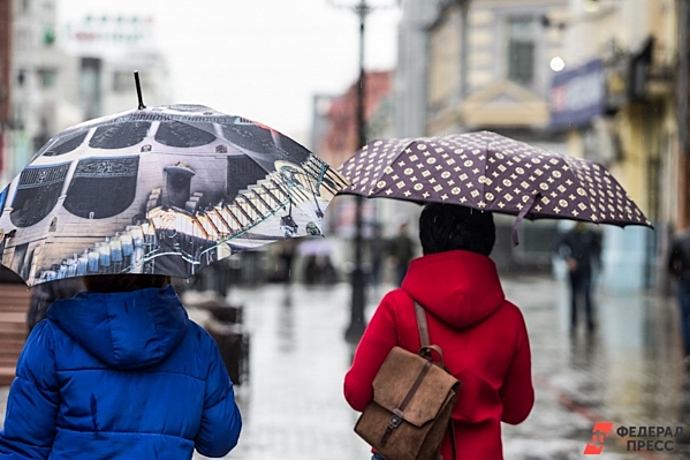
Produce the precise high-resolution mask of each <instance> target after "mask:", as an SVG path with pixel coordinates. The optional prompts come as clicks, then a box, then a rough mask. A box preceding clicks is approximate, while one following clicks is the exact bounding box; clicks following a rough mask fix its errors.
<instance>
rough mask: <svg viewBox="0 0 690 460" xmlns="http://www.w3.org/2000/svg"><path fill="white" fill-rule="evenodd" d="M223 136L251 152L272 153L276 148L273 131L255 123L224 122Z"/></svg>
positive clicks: (222, 127)
mask: <svg viewBox="0 0 690 460" xmlns="http://www.w3.org/2000/svg"><path fill="white" fill-rule="evenodd" d="M220 126H221V129H222V131H223V137H225V139H227V140H228V141H230V142H231V143H233V144H235V145H237V146H239V147H242V148H243V149H247V150H249V151H250V152H257V153H271V152H274V151H275V150H276V145H275V143H274V142H273V136H272V135H271V131H269V130H268V129H266V128H262V127H261V126H257V125H255V124H253V123H223V124H221V125H220Z"/></svg>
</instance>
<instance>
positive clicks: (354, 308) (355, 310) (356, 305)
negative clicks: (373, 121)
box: [330, 0, 372, 343]
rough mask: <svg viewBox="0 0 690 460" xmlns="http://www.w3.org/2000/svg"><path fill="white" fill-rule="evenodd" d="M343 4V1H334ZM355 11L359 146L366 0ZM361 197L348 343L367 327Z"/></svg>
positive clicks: (362, 120) (362, 121) (362, 128)
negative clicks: (356, 18)
mask: <svg viewBox="0 0 690 460" xmlns="http://www.w3.org/2000/svg"><path fill="white" fill-rule="evenodd" d="M330 3H331V4H333V2H332V1H330ZM335 6H340V7H342V6H343V5H335ZM349 9H351V10H352V11H354V12H355V13H356V14H357V17H358V18H359V79H358V81H357V106H356V121H357V135H358V137H357V141H358V142H357V143H358V145H357V147H358V148H361V147H363V146H364V144H366V141H367V140H366V120H365V116H364V110H365V100H366V87H365V71H364V31H365V23H366V18H367V15H368V14H369V13H370V12H371V11H372V7H371V6H369V5H368V4H367V2H366V0H360V1H359V3H358V4H357V5H356V6H351V7H349ZM363 202H364V198H363V197H361V196H356V197H355V238H354V249H355V254H354V255H355V266H354V269H353V270H352V273H351V274H350V283H351V286H352V297H351V304H350V324H349V325H348V326H347V329H346V331H345V340H347V341H348V342H350V343H357V342H358V341H359V339H360V338H361V337H362V334H363V333H364V328H365V327H366V325H365V322H364V307H365V305H366V291H365V288H366V286H365V280H364V270H363V269H362V253H363V243H364V240H363V237H362V227H363V219H362V204H363Z"/></svg>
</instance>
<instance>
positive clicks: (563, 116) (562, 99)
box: [549, 59, 606, 127]
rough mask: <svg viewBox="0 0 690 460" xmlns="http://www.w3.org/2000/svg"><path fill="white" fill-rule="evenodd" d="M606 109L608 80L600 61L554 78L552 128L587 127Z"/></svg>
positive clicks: (550, 101) (550, 107) (551, 100)
mask: <svg viewBox="0 0 690 460" xmlns="http://www.w3.org/2000/svg"><path fill="white" fill-rule="evenodd" d="M605 108H606V78H605V73H604V65H603V63H602V61H601V60H599V59H595V60H593V61H590V62H588V63H586V64H585V65H583V66H581V67H578V68H576V69H573V70H569V71H564V72H561V73H558V74H556V76H555V77H554V79H553V82H552V84H551V91H550V95H549V109H550V111H551V126H552V127H567V126H580V125H583V124H586V123H588V122H589V121H590V120H591V119H592V117H594V116H596V115H600V114H602V113H603V112H604V110H605Z"/></svg>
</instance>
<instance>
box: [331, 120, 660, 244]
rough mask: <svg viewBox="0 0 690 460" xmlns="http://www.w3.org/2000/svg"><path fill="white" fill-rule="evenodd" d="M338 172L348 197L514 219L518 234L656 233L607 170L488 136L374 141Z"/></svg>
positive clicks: (463, 135) (485, 132)
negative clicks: (524, 226) (539, 222)
mask: <svg viewBox="0 0 690 460" xmlns="http://www.w3.org/2000/svg"><path fill="white" fill-rule="evenodd" d="M340 172H341V173H342V174H343V176H345V177H346V178H347V179H349V180H350V182H351V184H350V185H349V186H347V187H345V188H344V189H343V190H341V192H340V193H342V194H355V195H362V196H366V197H386V198H395V199H400V200H406V201H413V202H417V203H452V204H458V205H464V206H468V207H471V208H474V209H478V210H482V211H491V212H498V213H503V214H512V215H516V216H518V219H517V220H516V227H515V228H517V225H518V224H519V222H520V220H522V218H527V219H540V218H548V219H570V220H579V221H586V222H594V223H598V224H613V225H618V226H625V225H644V226H648V227H651V223H650V222H649V220H648V219H647V218H646V217H645V215H644V214H643V213H642V211H640V209H639V208H638V207H637V205H636V204H635V203H634V202H633V201H632V200H631V199H630V197H629V196H628V195H627V193H626V192H625V190H624V189H623V187H621V185H620V184H619V183H618V181H616V179H615V178H614V177H613V176H612V175H611V173H610V172H609V171H608V170H607V169H606V168H605V167H604V166H602V165H601V164H598V163H595V162H592V161H589V160H584V159H580V158H573V157H569V156H563V155H559V154H556V153H553V152H549V151H547V150H544V149H541V148H538V147H534V146H531V145H529V144H525V143H524V142H519V141H516V140H513V139H510V138H508V137H505V136H501V135H499V134H496V133H493V132H490V131H480V132H474V133H466V134H455V135H449V136H443V137H428V138H417V139H385V140H376V141H372V142H370V143H368V144H367V145H365V146H364V147H363V148H362V149H361V150H359V151H358V152H357V153H356V154H355V155H354V156H353V157H352V158H350V159H349V160H348V161H346V162H345V163H344V164H343V165H342V166H341V168H340ZM515 236H516V232H514V238H515Z"/></svg>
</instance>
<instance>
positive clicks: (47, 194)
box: [10, 163, 69, 227]
mask: <svg viewBox="0 0 690 460" xmlns="http://www.w3.org/2000/svg"><path fill="white" fill-rule="evenodd" d="M68 170H69V163H65V164H61V165H57V166H48V167H39V168H32V167H29V168H26V169H24V171H22V172H21V174H20V176H19V183H18V184H17V191H16V193H15V195H14V199H13V200H12V212H10V220H11V221H12V223H13V224H14V225H16V226H17V227H30V226H31V225H34V224H35V223H37V222H39V221H40V220H42V219H43V218H45V217H46V216H47V215H48V214H49V213H50V211H52V210H53V208H54V207H55V205H56V204H57V201H58V198H59V197H60V192H61V190H62V186H63V184H64V183H65V178H66V177H67V171H68Z"/></svg>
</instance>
